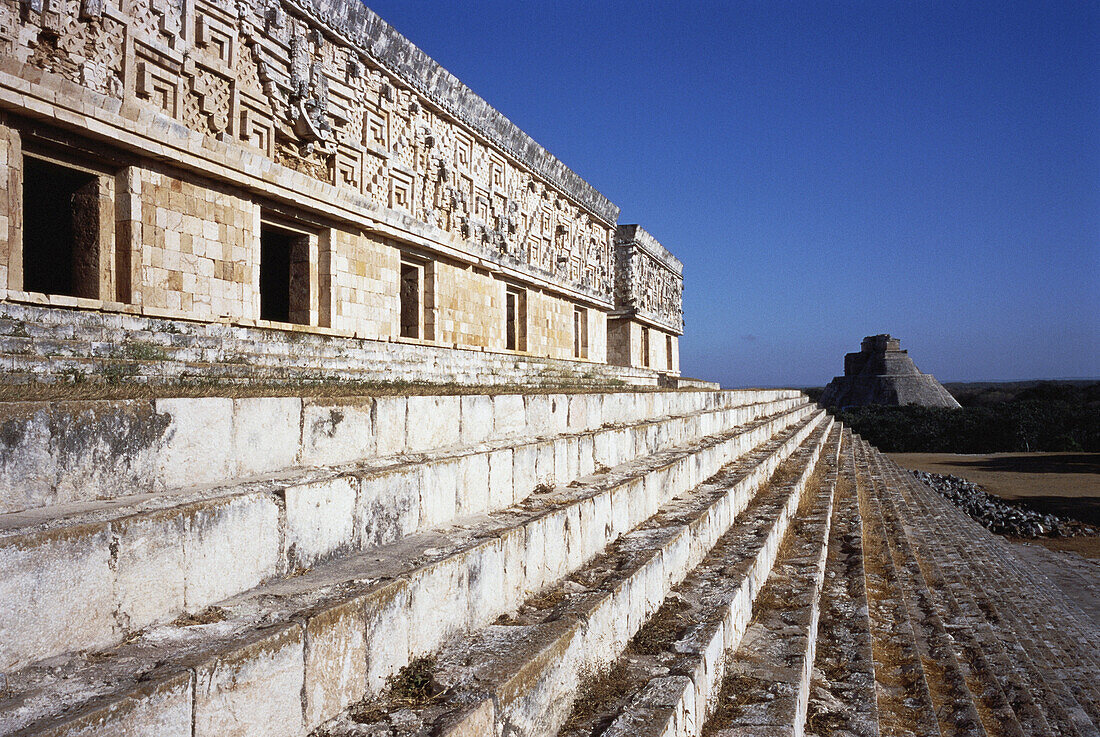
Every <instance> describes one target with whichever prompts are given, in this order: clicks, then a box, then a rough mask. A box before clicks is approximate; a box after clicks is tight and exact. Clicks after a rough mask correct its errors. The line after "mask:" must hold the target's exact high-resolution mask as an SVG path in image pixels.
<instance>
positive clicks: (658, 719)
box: [0, 0, 1100, 737]
mask: <svg viewBox="0 0 1100 737" xmlns="http://www.w3.org/2000/svg"><path fill="white" fill-rule="evenodd" d="M0 20H2V22H0V106H2V108H3V111H4V113H3V114H4V125H5V126H6V127H5V128H4V135H5V138H4V140H5V145H4V147H3V148H2V149H0V162H2V163H3V165H4V166H5V167H6V172H7V175H6V176H5V177H0V186H2V187H5V188H6V189H5V197H6V199H5V200H3V201H4V202H6V203H7V209H6V210H4V211H3V213H0V215H2V216H3V217H4V218H6V219H5V227H4V228H0V235H2V236H3V238H4V239H5V240H3V243H4V248H3V249H2V250H0V254H3V258H4V259H5V260H3V261H2V265H0V269H6V272H5V274H6V280H7V282H6V283H7V285H8V289H7V291H6V292H5V293H4V297H3V305H2V308H3V309H4V310H5V313H4V316H3V317H0V336H2V346H3V350H2V352H0V361H3V367H4V371H5V373H4V379H5V380H6V382H7V383H9V384H18V383H21V382H24V383H25V382H31V381H34V382H40V383H46V382H49V381H56V380H59V379H61V378H63V377H65V376H74V375H80V376H85V377H88V378H87V379H86V380H87V381H94V380H95V374H96V372H104V371H108V370H110V371H113V372H115V373H114V374H113V375H114V377H115V379H116V380H118V381H120V382H123V383H124V382H126V381H135V382H136V381H148V382H167V381H168V380H170V379H172V378H173V377H176V378H179V377H182V376H183V375H184V374H185V372H197V374H198V375H199V376H200V377H204V378H208V379H211V380H222V379H224V380H226V381H238V382H241V381H246V382H247V381H266V380H270V379H272V378H282V379H285V380H303V379H305V378H308V377H313V376H316V375H317V373H318V372H320V373H321V375H323V376H339V377H343V378H355V377H363V376H374V377H377V376H385V375H391V376H392V375H394V374H399V375H400V374H405V375H411V376H415V377H416V378H417V380H419V381H423V382H425V383H430V382H431V381H433V380H434V381H436V382H439V381H447V382H450V383H452V384H457V385H468V386H459V387H457V388H455V387H453V386H452V387H451V388H450V389H451V391H449V392H448V393H432V392H431V391H430V390H428V389H424V390H422V391H421V392H420V393H417V394H407V395H406V394H395V395H392V396H391V395H382V396H373V395H372V396H365V395H361V394H355V395H353V396H348V397H343V398H339V397H337V398H319V397H316V396H312V395H310V394H309V393H308V392H305V391H303V392H301V393H300V394H301V395H300V396H279V397H276V396H258V397H242V396H232V395H233V393H232V392H222V393H220V394H219V393H218V392H213V394H214V395H213V396H208V397H195V398H187V397H178V396H175V397H174V396H171V392H170V391H167V390H166V391H165V392H164V393H163V396H160V397H158V398H152V399H121V400H87V401H85V400H75V399H73V400H64V401H60V400H58V401H41V402H21V401H16V402H12V401H9V402H0V735H5V736H10V737H30V736H31V735H37V736H40V737H46V736H48V737H93V736H95V737H100V736H102V737H139V736H141V737H145V736H149V735H156V736H157V737H306V736H307V735H309V736H311V737H354V736H360V737H361V736H363V735H372V736H373V737H411V736H412V735H424V736H428V735H431V736H432V737H490V736H491V737H551V736H552V735H561V736H562V737H589V736H591V735H602V736H603V737H650V736H652V737H663V736H666V735H667V736H672V735H676V736H678V737H679V736H681V735H691V736H693V737H695V736H698V735H711V736H715V737H747V736H749V735H752V736H754V737H764V735H801V734H813V735H820V736H821V737H825V736H826V735H835V736H836V737H850V736H851V735H856V736H858V737H877V736H878V735H902V734H913V735H921V736H924V735H929V736H942V735H970V734H974V735H994V734H996V735H1095V734H1097V725H1098V724H1100V690H1098V687H1097V683H1098V682H1100V678H1098V675H1100V653H1098V652H1097V649H1096V646H1095V643H1096V642H1098V641H1100V629H1098V625H1097V622H1096V621H1095V620H1094V619H1092V618H1090V616H1089V615H1087V614H1086V613H1085V612H1083V611H1082V610H1081V609H1080V608H1078V607H1077V606H1076V605H1075V604H1074V600H1073V599H1071V598H1070V597H1069V596H1068V595H1067V593H1066V592H1067V591H1069V590H1070V589H1071V588H1072V587H1073V583H1072V578H1071V577H1067V576H1068V573H1067V571H1064V570H1063V571H1060V572H1059V575H1058V576H1057V577H1054V578H1051V577H1048V575H1047V573H1046V572H1045V571H1046V570H1047V569H1044V568H1042V567H1040V566H1039V565H1037V564H1035V563H1033V562H1029V561H1026V560H1024V559H1023V558H1021V557H1020V555H1018V554H1017V552H1016V550H1015V549H1014V548H1013V547H1012V546H1011V544H1010V543H1008V542H1006V541H1005V540H1003V539H1001V538H998V537H997V536H995V535H993V534H991V533H989V532H988V531H987V530H985V529H984V528H982V527H981V526H980V525H978V524H977V523H975V522H973V521H972V520H970V519H969V518H968V517H966V516H965V515H963V514H962V513H960V512H959V511H958V510H957V509H955V508H954V507H953V506H952V505H951V504H950V502H948V501H947V500H945V499H944V498H943V497H941V496H940V495H938V494H936V493H935V492H934V491H932V490H931V489H929V488H928V487H927V486H925V485H923V484H922V483H920V482H919V481H917V480H916V479H915V478H914V477H912V476H911V475H910V474H908V473H906V472H905V471H903V470H901V469H900V468H899V467H898V466H896V465H895V464H893V463H892V462H891V461H890V460H889V459H888V458H886V457H885V456H884V455H882V454H881V453H879V452H878V451H877V450H875V449H874V448H873V447H871V446H870V445H868V444H867V443H866V442H864V441H863V440H861V439H860V438H859V437H858V436H854V435H852V434H851V432H850V431H849V430H847V429H845V428H844V427H842V426H841V425H840V424H839V423H837V422H836V421H834V420H833V419H832V418H831V417H830V416H829V415H828V414H827V413H826V412H824V411H823V410H822V409H821V408H819V407H817V406H815V405H813V404H812V403H810V402H809V400H808V399H807V398H806V397H805V396H804V395H803V394H801V393H800V392H797V391H793V390H744V391H729V390H713V389H705V388H698V387H696V388H688V389H684V388H681V389H680V390H678V391H670V390H667V389H660V388H658V387H656V386H654V385H655V384H656V383H657V381H658V376H659V375H665V376H668V375H672V376H673V378H675V373H676V370H677V368H678V363H677V358H676V356H677V343H676V339H677V338H678V336H679V335H680V331H681V330H682V316H681V313H680V295H681V290H682V266H681V265H680V263H679V262H678V261H677V260H676V259H675V258H674V257H672V256H671V255H670V254H668V252H667V251H665V250H664V249H663V248H662V247H661V246H660V245H659V244H657V242H656V241H655V240H654V239H653V238H652V237H651V236H649V235H648V234H647V233H645V231H644V230H642V229H641V228H637V227H635V226H619V225H618V224H617V223H616V222H615V220H616V215H617V208H615V207H614V206H613V205H611V204H610V203H608V202H607V201H606V200H604V199H603V198H602V197H600V196H599V195H598V193H596V192H595V191H594V190H592V189H591V188H590V187H588V186H587V185H586V184H584V182H583V181H581V180H580V179H579V178H578V177H577V176H576V175H575V174H573V173H572V172H571V171H570V170H568V169H566V168H565V167H564V166H563V165H561V164H560V162H558V161H557V160H556V159H554V158H553V157H552V156H551V155H550V154H548V153H547V152H545V151H544V150H543V149H541V148H540V147H538V146H537V144H535V143H534V142H533V141H531V140H530V139H529V138H527V137H526V136H525V135H524V134H523V133H522V132H521V131H519V130H518V129H516V128H515V127H514V126H513V125H511V123H509V122H508V121H507V120H506V119H504V118H503V117H502V116H501V115H500V114H499V113H497V112H496V111H494V110H493V109H492V108H490V107H488V106H487V104H485V103H484V102H483V101H481V100H480V98H477V97H476V96H474V95H473V94H472V93H471V92H470V91H469V90H467V89H466V88H465V87H463V86H462V85H461V84H460V83H459V82H458V81H457V80H455V79H454V78H453V77H451V76H450V75H448V74H447V73H446V72H445V71H444V70H442V69H440V68H439V67H438V65H436V64H435V63H434V62H432V61H431V60H430V59H428V58H427V57H426V56H424V55H423V53H422V52H420V51H419V50H418V49H416V47H415V46H413V45H412V44H410V43H409V42H408V41H406V40H405V39H404V38H402V37H401V36H399V35H398V34H396V32H394V31H393V29H392V28H390V27H389V26H388V25H386V24H385V23H384V22H382V21H381V20H380V19H378V17H377V16H376V15H374V14H373V13H371V12H370V11H369V10H367V9H366V8H364V7H363V6H361V5H360V4H358V3H356V2H352V1H351V0H315V1H310V0H267V1H265V2H261V1H260V0H254V1H249V0H242V1H241V2H236V3H231V4H224V3H223V4H211V3H208V2H206V0H179V1H177V0H117V1H116V0H105V1H98V0H0ZM28 192H30V193H31V194H30V195H28ZM59 192H60V193H61V194H63V195H64V196H63V197H60V198H56V197H55V198H54V199H55V200H57V201H52V200H48V199H43V197H42V194H43V193H46V194H49V193H53V194H55V195H56V194H57V193H59ZM32 195H33V196H32ZM65 207H67V208H69V210H68V211H63V210H64V208H65ZM36 208H37V209H36ZM59 208H60V209H59ZM43 212H46V213H52V215H51V217H54V222H52V223H51V222H50V221H49V220H48V219H47V218H46V217H45V216H44V215H43ZM49 227H52V228H54V230H52V231H50V230H48V228H49ZM36 229H37V231H36ZM36 232H37V234H36ZM44 233H47V234H52V235H51V236H50V237H49V238H44V237H43V234H44ZM265 244H266V245H265ZM47 256H48V257H49V258H48V259H47V258H46V257H47ZM269 257H270V259H274V261H275V262H276V263H277V264H278V265H279V268H278V269H272V267H271V263H270V260H269ZM43 259H45V260H43ZM265 262H266V263H267V266H266V267H265ZM51 269H53V270H54V271H55V272H56V273H50V270H51ZM265 269H266V270H265ZM265 274H266V276H265ZM265 285H266V286H265ZM273 285H274V286H273ZM32 287H36V288H37V289H36V288H32ZM414 308H415V309H414ZM895 348H896V346H895ZM887 353H888V354H889V352H887ZM229 354H232V356H230V355H229ZM231 359H232V360H231ZM615 361H618V362H619V364H618V365H617V366H615V365H613V362H615ZM647 361H648V366H647V365H646V362H647ZM578 367H579V368H578ZM548 376H549V377H550V378H547V377H548ZM611 378H615V379H618V380H619V381H620V382H621V383H626V384H630V383H637V384H649V385H650V386H649V387H648V389H647V388H643V387H629V390H625V389H624V388H622V387H620V388H619V389H617V390H615V391H609V390H606V389H604V388H602V387H603V386H604V385H603V384H602V383H601V382H603V381H605V380H607V379H611ZM551 380H552V382H553V383H554V384H555V387H554V388H553V389H550V390H548V389H546V388H545V383H551ZM666 381H667V379H666ZM505 382H508V383H512V384H519V385H521V386H519V387H517V386H511V387H509V388H508V391H506V392H500V391H498V392H490V391H486V386H485V385H488V384H493V383H505ZM544 382H545V383H544ZM524 386H526V388H523V387H524ZM535 386H540V387H542V388H541V389H538V390H536V389H535V388H532V387H535ZM1063 587H1064V588H1063ZM1071 593H1072V592H1071Z"/></svg>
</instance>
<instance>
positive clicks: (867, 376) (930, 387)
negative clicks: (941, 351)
mask: <svg viewBox="0 0 1100 737" xmlns="http://www.w3.org/2000/svg"><path fill="white" fill-rule="evenodd" d="M821 402H822V404H824V405H825V406H828V407H840V408H843V407H858V406H862V405H867V404H885V405H906V404H916V405H921V406H924V407H958V406H959V403H958V401H956V400H955V398H954V397H953V396H951V394H950V393H949V392H948V391H947V390H946V389H944V388H943V386H942V385H941V384H940V382H938V381H936V378H935V377H934V376H932V374H925V373H921V371H920V370H919V369H918V368H917V366H916V364H914V363H913V359H912V358H910V357H909V352H908V351H903V350H902V349H901V341H899V340H898V339H897V338H893V337H891V336H889V335H885V334H884V335H869V336H867V337H866V338H864V339H863V343H862V345H861V347H860V351H859V352H858V353H848V354H846V355H845V356H844V376H837V377H835V378H834V379H833V380H832V381H831V382H829V385H828V386H827V387H825V392H824V393H823V394H822V395H821Z"/></svg>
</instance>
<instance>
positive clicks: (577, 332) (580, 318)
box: [573, 307, 588, 358]
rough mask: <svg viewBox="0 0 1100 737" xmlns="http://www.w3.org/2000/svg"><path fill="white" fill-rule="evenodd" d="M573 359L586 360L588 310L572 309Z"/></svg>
mask: <svg viewBox="0 0 1100 737" xmlns="http://www.w3.org/2000/svg"><path fill="white" fill-rule="evenodd" d="M573 357H574V358H588V310H586V309H585V308H583V307H574V308H573Z"/></svg>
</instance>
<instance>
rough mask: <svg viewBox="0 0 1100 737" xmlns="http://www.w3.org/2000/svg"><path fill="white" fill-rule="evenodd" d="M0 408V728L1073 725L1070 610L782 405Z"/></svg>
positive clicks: (427, 400) (1091, 684) (1093, 685)
mask: <svg viewBox="0 0 1100 737" xmlns="http://www.w3.org/2000/svg"><path fill="white" fill-rule="evenodd" d="M5 412H6V416H5V417H4V418H3V423H2V425H3V428H4V446H3V453H2V454H0V475H2V476H3V478H4V480H5V483H4V486H3V487H2V488H3V489H4V492H3V494H4V498H3V501H4V503H5V507H4V509H5V512H4V513H3V514H2V515H0V633H3V636H2V637H0V672H2V673H3V674H4V676H3V681H2V684H0V734H4V735H19V736H20V737H24V736H28V735H50V736H51V737H62V736H64V737H77V736H80V737H89V736H91V735H157V736H158V737H165V736H171V737H215V736H216V737H246V736H247V737H253V736H258V735H263V736H270V737H305V736H306V735H313V736H314V737H333V736H336V735H341V736H344V735H346V736H351V735H436V736H441V735H445V736H448V737H460V736H462V737H465V736H473V735H477V736H480V735H496V736H499V737H503V736H504V735H509V736H521V735H522V736H524V737H534V736H536V735H544V736H546V737H550V736H551V735H562V736H564V737H578V736H580V735H604V736H606V737H624V736H626V735H630V736H632V737H635V736H646V735H654V736H658V735H721V736H722V737H734V736H735V735H737V736H743V735H779V734H783V735H795V734H816V735H879V734H881V735H887V734H891V735H893V734H915V735H948V734H950V735H964V734H965V735H972V734H973V735H994V734H996V735H1002V734H1012V735H1029V736H1030V735H1063V734H1064V735H1070V734H1072V735H1095V734H1097V725H1098V724H1100V685H1098V683H1100V679H1098V678H1097V676H1098V674H1100V652H1098V651H1097V647H1096V643H1097V642H1100V629H1098V627H1097V625H1096V623H1095V622H1093V621H1091V620H1090V619H1089V618H1088V617H1086V616H1085V615H1084V614H1083V613H1082V612H1081V611H1080V610H1079V609H1077V608H1075V606H1074V605H1073V604H1072V603H1070V602H1069V601H1068V600H1066V599H1065V598H1063V597H1062V596H1061V595H1060V594H1059V590H1058V589H1057V587H1055V586H1054V585H1052V584H1051V582H1050V581H1049V580H1047V579H1046V578H1045V577H1044V576H1043V574H1042V573H1041V572H1040V571H1039V570H1038V569H1036V568H1034V567H1032V566H1031V565H1029V564H1027V563H1025V562H1024V561H1023V560H1022V559H1021V558H1020V557H1018V556H1017V555H1016V554H1015V553H1014V552H1013V550H1012V548H1011V546H1010V545H1009V544H1008V543H1007V542H1004V541H1002V540H1001V539H1000V538H998V537H996V536H994V535H992V534H990V533H988V532H986V531H985V530H984V528H982V527H981V526H979V525H978V524H977V523H975V522H973V521H971V520H970V519H969V518H967V517H965V516H964V515H962V514H961V513H960V512H958V511H957V510H956V509H954V508H953V507H951V506H950V505H949V504H948V503H947V502H946V501H945V500H943V499H942V498H940V497H939V496H937V495H936V494H935V493H933V492H932V491H931V490H930V489H928V488H927V487H924V486H922V485H921V484H920V483H918V482H916V481H915V480H914V479H913V478H912V477H911V476H910V475H909V474H907V473H905V472H903V471H902V470H901V469H899V468H898V467H897V466H896V465H894V464H893V463H892V462H890V461H889V460H888V459H887V458H886V457H885V456H883V455H882V454H881V453H879V452H878V451H876V450H875V449H874V448H873V447H870V446H869V445H868V444H867V443H865V442H863V441H862V440H861V439H860V438H859V437H857V436H854V435H852V434H851V433H850V432H848V431H847V430H845V429H844V428H843V427H842V426H840V425H839V424H838V423H836V422H834V421H833V420H832V419H831V418H830V417H829V416H828V415H827V414H826V413H825V412H823V411H822V410H821V409H819V408H818V407H816V406H815V405H813V404H811V403H809V402H808V401H807V399H806V398H805V397H804V396H803V395H801V394H800V393H798V392H794V391H675V392H668V391H664V392H662V391H634V392H616V393H602V394H601V393H574V394H538V393H532V394H526V395H524V394H501V395H496V396H488V395H478V394H467V395H452V396H408V397H404V396H399V397H377V398H360V399H356V400H332V399H326V400H320V399H295V398H270V399H266V398H257V399H221V398H212V399H174V400H153V401H128V402H121V401H119V402H68V403H66V402H58V403H53V404H31V403H25V404H18V405H11V406H8V407H6V408H5ZM81 418H84V420H85V422H83V423H82V422H81V421H79V420H80V419H81ZM88 418H94V419H95V422H94V423H88V422H87V421H86V420H87V419H88ZM136 439H144V440H142V441H141V442H137V440H136ZM127 440H128V441H129V444H127V442H126V441H127ZM135 472H138V474H137V475H138V476H140V477H141V478H146V479H149V480H150V481H149V483H148V485H147V486H145V487H143V488H134V486H133V484H132V481H133V479H134V478H135ZM12 489H19V490H21V491H19V492H18V493H16V492H13V491H11V490H12ZM35 490H36V491H37V492H38V493H37V495H35V494H32V493H31V492H32V491H35Z"/></svg>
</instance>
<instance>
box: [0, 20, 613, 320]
mask: <svg viewBox="0 0 1100 737" xmlns="http://www.w3.org/2000/svg"><path fill="white" fill-rule="evenodd" d="M382 40H385V41H386V43H388V44H389V46H387V47H386V48H387V49H388V50H387V51H385V52H384V53H383V50H382V48H381V46H379V44H380V43H381V41H382ZM0 50H2V51H3V53H7V54H10V55H13V56H16V57H17V58H19V59H20V60H21V61H23V62H26V63H30V64H33V65H34V66H37V67H39V68H41V69H43V70H46V71H48V72H51V73H54V74H58V75H62V76H64V77H65V78H67V79H69V80H70V81H72V82H74V83H76V84H78V85H81V86H83V87H85V88H87V89H89V90H92V91H94V92H96V93H99V94H103V95H109V96H113V97H124V96H125V97H130V98H132V99H133V100H134V101H135V102H137V103H138V104H143V105H151V106H153V107H155V108H156V109H157V110H158V111H159V112H161V113H163V114H165V115H168V116H170V117H172V118H174V119H176V120H177V121H178V122H179V123H181V124H182V125H184V126H186V127H187V128H190V129H191V130H194V131H196V132H198V133H201V134H203V135H206V136H210V137H211V138H212V139H222V140H232V141H236V142H238V143H242V144H245V145H248V146H251V147H253V148H254V149H257V150H258V151H259V152H261V153H262V154H263V155H265V156H267V157H270V158H271V159H273V160H274V161H275V162H277V163H279V164H282V165H284V166H287V167H289V168H291V169H294V170H295V171H298V172H301V173H303V174H306V175H308V176H310V177H313V178H315V179H317V180H320V181H322V182H325V183H328V184H332V185H335V186H337V187H343V188H347V189H350V190H353V191H355V192H357V193H358V194H360V195H362V196H363V197H364V198H366V199H368V200H370V201H373V202H374V203H376V204H377V205H378V206H380V207H385V208H391V209H393V210H397V211H399V212H402V213H405V214H407V215H409V216H411V217H413V218H415V219H417V220H420V221H422V222H424V223H426V224H428V225H429V226H432V227H435V228H439V229H441V230H443V231H446V232H447V233H449V234H450V235H451V236H453V237H454V238H457V239H460V240H464V241H466V242H467V244H468V246H467V247H468V248H469V249H470V250H472V251H474V252H477V253H480V254H483V255H485V256H486V257H488V258H491V259H493V260H495V261H498V262H500V263H503V264H509V265H513V266H515V267H518V268H521V269H524V270H528V271H531V272H534V273H536V274H541V275H545V276H546V277H548V278H550V279H551V280H554V281H558V282H563V283H566V284H569V285H571V286H573V287H574V288H577V289H580V290H583V291H586V292H588V293H591V294H592V295H594V296H597V297H599V298H601V299H605V300H610V298H611V293H612V289H613V274H612V269H613V266H614V264H613V260H614V259H613V228H614V221H615V218H616V217H617V214H618V209H617V208H615V207H614V206H613V205H611V204H610V203H609V202H607V201H606V199H605V198H603V197H602V195H599V193H598V192H596V191H595V190H593V189H592V188H591V187H590V186H589V185H587V184H586V183H584V182H583V180H580V179H579V178H578V177H576V175H575V174H573V173H572V172H571V171H569V170H568V169H566V168H565V167H564V166H562V165H561V163H560V162H558V161H557V160H556V159H554V158H553V157H552V156H550V155H549V154H548V153H547V152H546V151H545V150H544V149H542V148H541V147H539V146H538V145H537V144H535V143H534V142H533V141H531V140H530V139H529V138H528V137H526V134H523V133H522V131H519V129H518V128H515V126H514V125H512V124H511V123H510V122H508V121H507V120H506V119H504V118H503V117H502V116H500V114H499V113H497V112H496V111H494V110H492V108H490V107H488V106H487V105H486V104H485V103H484V101H482V100H481V99H480V98H477V97H476V96H475V95H473V93H471V92H470V91H469V90H468V89H467V88H465V87H464V86H461V85H460V83H458V82H457V80H454V79H453V77H451V76H450V75H448V74H447V73H446V72H445V70H442V69H441V68H439V67H438V65H436V64H435V62H434V61H432V60H430V59H428V58H427V57H426V56H423V54H422V53H420V52H419V50H417V49H416V48H415V47H414V46H412V45H411V44H409V42H408V41H407V40H405V39H403V38H402V37H400V36H398V35H396V34H395V32H393V30H392V29H391V28H390V27H389V26H388V25H386V24H384V23H382V22H381V21H380V20H379V19H377V16H375V15H374V14H373V13H371V12H370V11H369V10H366V9H365V8H361V7H360V6H358V3H353V2H351V0H331V2H330V1H328V0H326V1H325V2H317V3H310V2H307V1H305V0H302V1H301V2H295V1H293V0H236V1H235V2H233V3H229V4H225V3H220V4H217V3H213V2H211V1H210V0H0ZM398 51H401V53H407V54H410V55H411V56H410V57H409V58H408V59H406V62H407V63H397V59H396V57H394V56H393V54H394V53H397V52H398ZM429 73H430V74H434V75H436V77H438V79H439V80H441V81H442V82H446V83H447V85H450V86H449V87H448V89H449V90H450V92H449V93H448V95H443V94H442V92H441V91H440V89H439V88H438V86H436V87H433V86H432V85H431V84H429V82H428V77H426V76H425V75H426V74H429ZM442 82H441V83H442ZM127 85H128V87H127Z"/></svg>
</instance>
